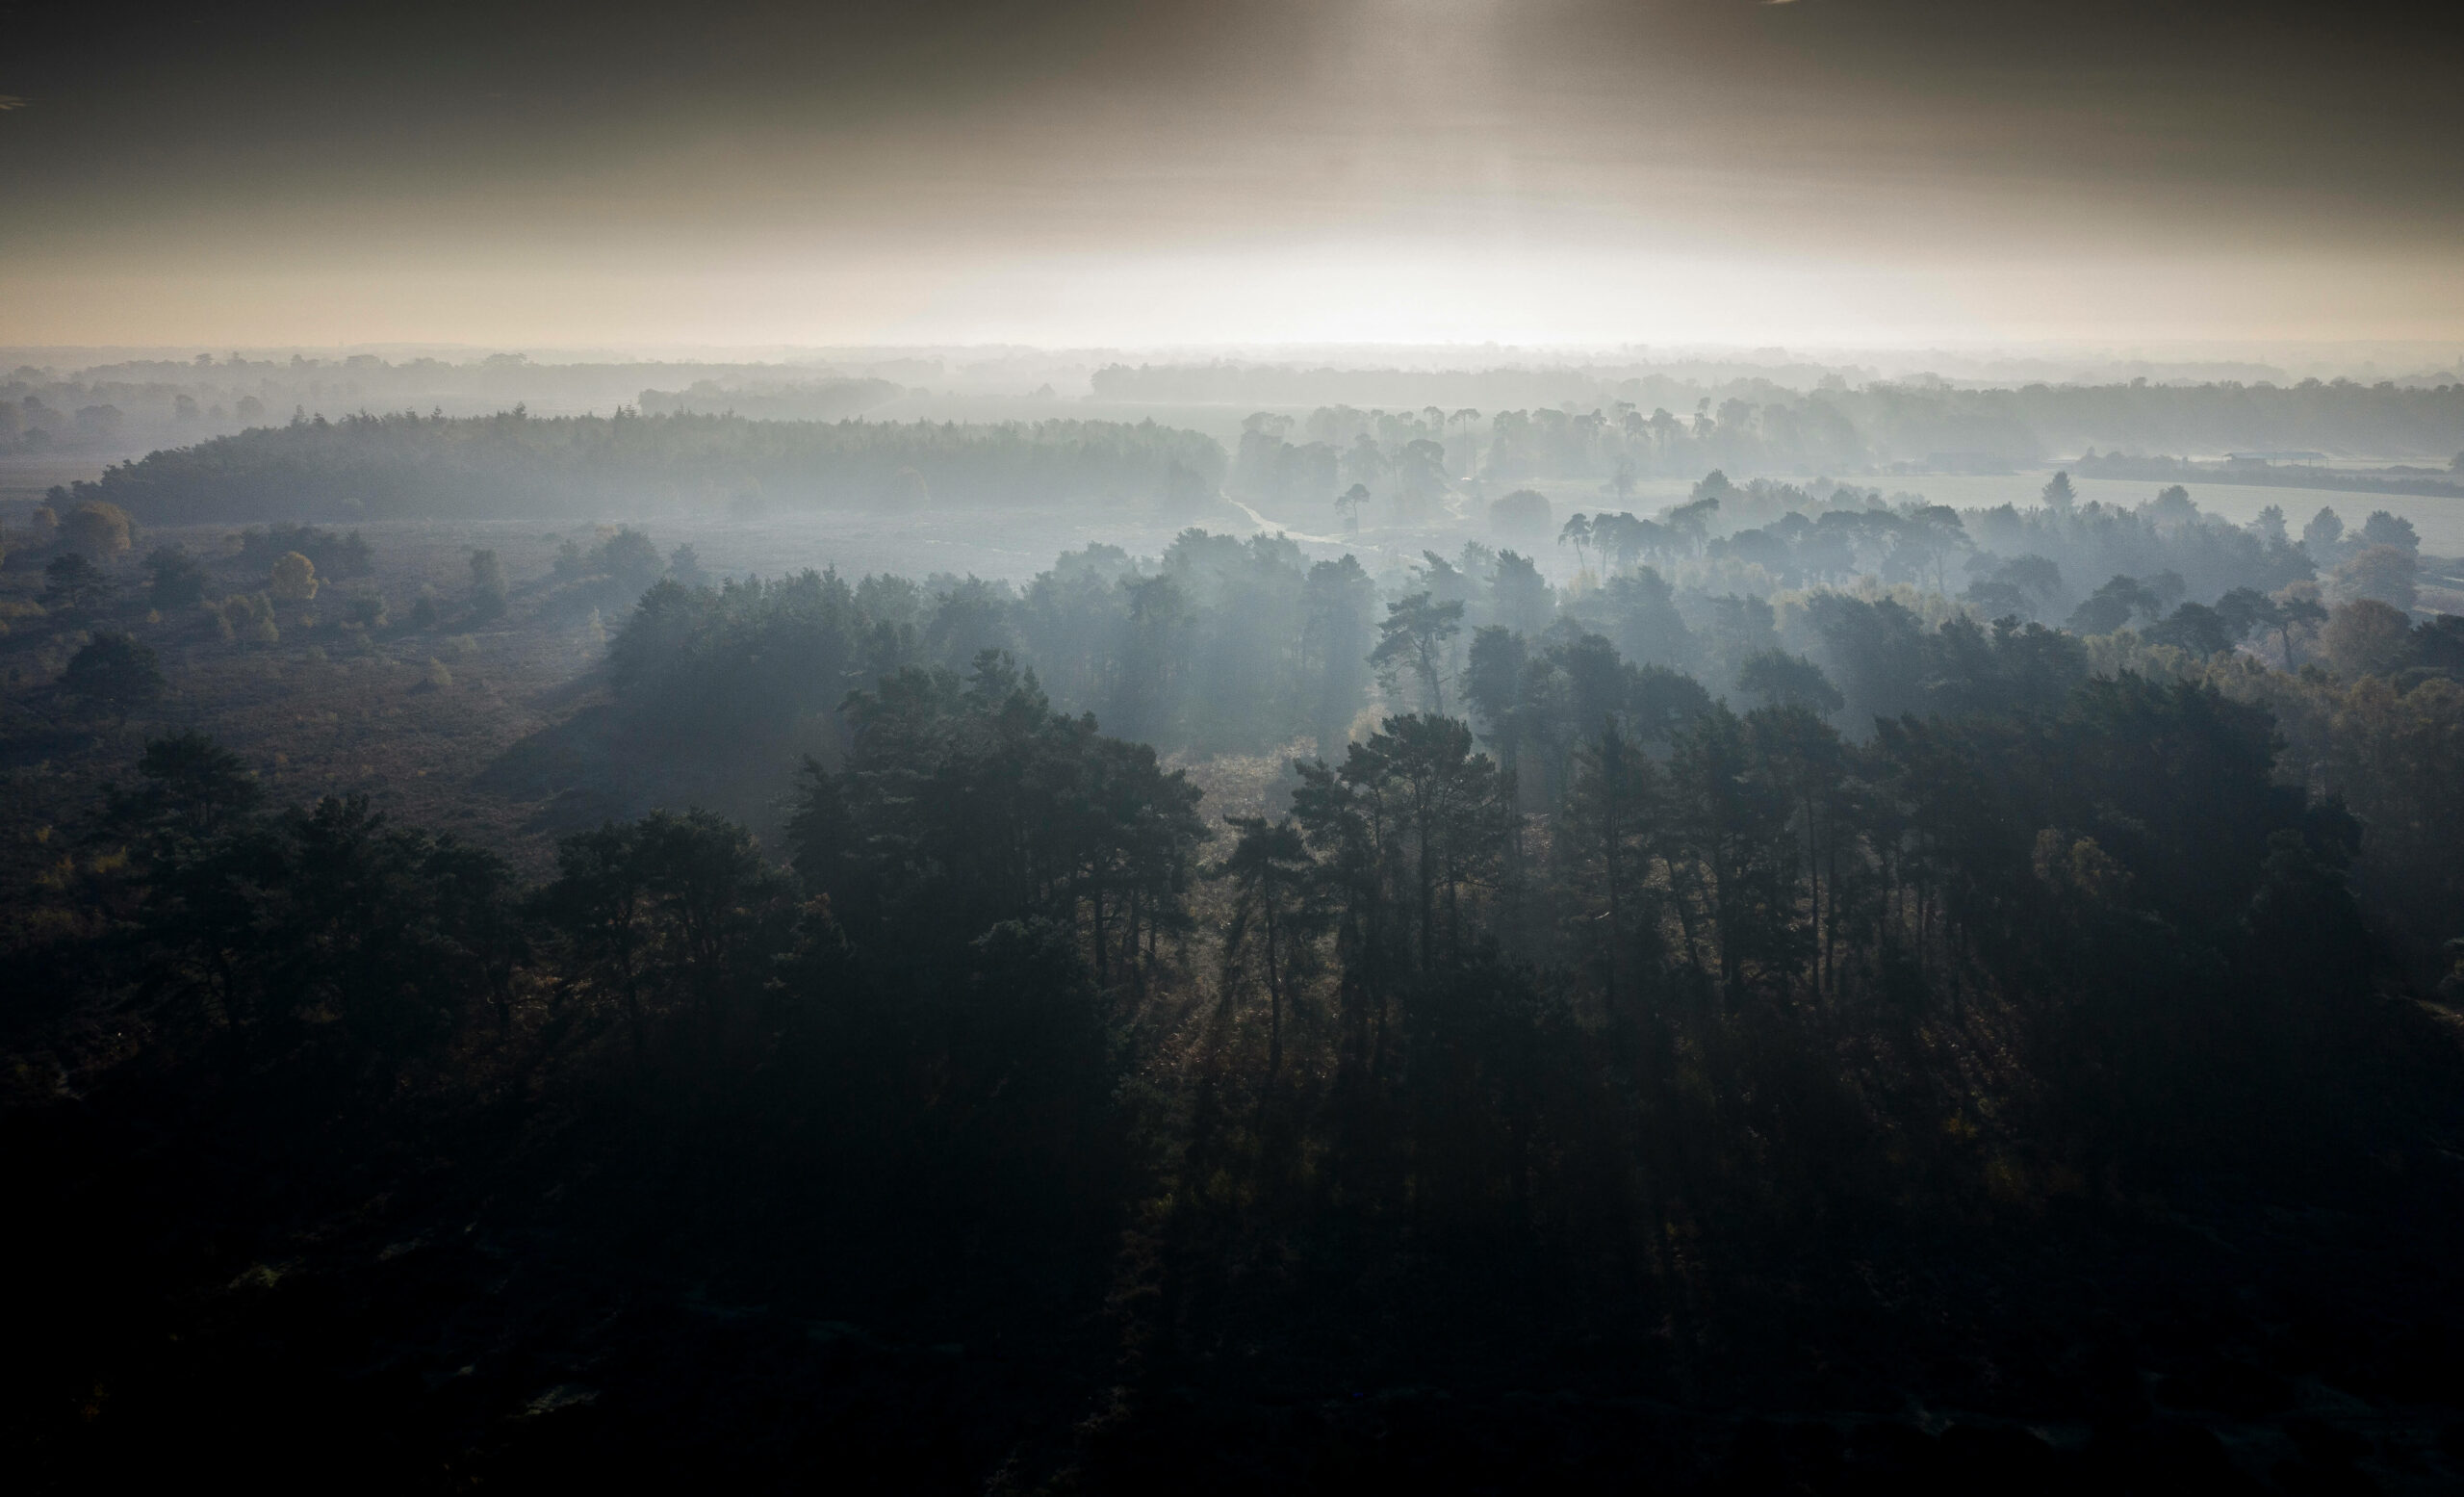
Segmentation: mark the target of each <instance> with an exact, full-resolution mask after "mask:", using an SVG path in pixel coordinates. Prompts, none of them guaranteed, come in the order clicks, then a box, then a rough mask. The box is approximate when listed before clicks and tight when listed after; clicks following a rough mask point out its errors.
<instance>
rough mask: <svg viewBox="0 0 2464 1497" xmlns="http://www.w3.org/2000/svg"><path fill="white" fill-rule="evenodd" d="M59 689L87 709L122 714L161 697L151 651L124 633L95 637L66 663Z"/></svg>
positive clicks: (160, 682) (158, 672)
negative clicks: (88, 707)
mask: <svg viewBox="0 0 2464 1497" xmlns="http://www.w3.org/2000/svg"><path fill="white" fill-rule="evenodd" d="M60 689H61V691H62V692H63V693H64V695H67V696H71V697H75V698H77V699H78V700H80V701H82V702H84V703H86V704H87V705H88V706H90V707H95V708H101V709H104V710H110V711H114V712H117V713H120V714H123V715H124V714H126V713H127V711H128V710H129V709H131V708H134V707H138V706H141V704H143V703H146V702H151V701H153V700H154V699H155V698H156V697H159V696H161V695H162V694H163V670H162V666H161V664H160V663H159V662H158V661H157V660H156V659H155V658H154V652H153V651H152V650H150V649H148V648H147V647H146V646H145V645H143V644H141V643H140V642H139V641H138V640H136V639H135V638H133V637H131V636H129V635H127V634H116V633H114V634H96V635H95V636H94V637H93V639H92V641H91V642H90V643H89V644H87V646H86V647H85V648H84V649H82V650H79V651H78V652H77V653H76V655H74V656H72V657H71V658H69V661H68V669H67V670H66V671H64V672H63V673H62V674H61V678H60Z"/></svg>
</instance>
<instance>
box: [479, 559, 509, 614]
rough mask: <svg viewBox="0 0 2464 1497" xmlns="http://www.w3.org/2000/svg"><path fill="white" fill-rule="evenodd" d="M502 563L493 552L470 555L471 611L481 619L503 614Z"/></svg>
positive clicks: (503, 587)
mask: <svg viewBox="0 0 2464 1497" xmlns="http://www.w3.org/2000/svg"><path fill="white" fill-rule="evenodd" d="M504 593H505V586H504V563H503V562H501V561H500V560H498V559H497V554H496V553H495V552H493V551H475V552H473V553H471V611H472V612H473V613H474V614H475V615H476V616H478V617H480V618H483V619H492V618H500V617H501V616H502V615H503V613H504Z"/></svg>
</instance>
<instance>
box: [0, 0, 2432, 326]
mask: <svg viewBox="0 0 2464 1497" xmlns="http://www.w3.org/2000/svg"><path fill="white" fill-rule="evenodd" d="M2457 16H2458V12H2457V10H2456V8H2453V7H2443V8H2437V9H2436V10H2435V11H2433V10H2432V8H2428V7H2422V6H2417V5H2405V6H2395V5H2386V4H2379V3H2375V0H2363V3H2359V4H2346V5H2341V6H2326V5H2316V4H2312V5H2297V4H2283V3H2278V0H2253V3H2247V4H2241V5H2229V6H2228V5H2219V4H2186V3H2180V0H2142V3H2136V4H2132V3H2119V0H2074V3H2066V4H2053V3H2040V0H2009V3H1999V4H1984V3H1974V4H1962V3H1951V0H1783V3H1770V0H1615V3H1611V0H1412V3H1406V0H1316V3H1291V0H1168V3H1153V4H1132V3H1127V0H1048V3H1041V4H1028V3H1023V0H970V3H960V4H937V3H912V0H911V3H907V4H902V5H898V6H888V5H879V4H873V5H862V6H841V5H833V4H803V5H779V4H765V5H724V4H722V5H709V6H700V7H688V6H676V5H655V6H654V5H648V4H641V3H638V0H602V3H595V4H589V5H580V4H572V5H522V4H510V5H507V4H498V5H493V6H481V5H473V4H461V3H456V0H445V3H439V4H428V5H421V6H416V7H414V6H398V5H391V4H384V3H377V4H363V5H354V6H347V7H346V6H334V5H330V4H319V5H313V6H312V5H285V4H267V5H256V6H250V7H245V8H231V9H221V10H214V9H208V8H202V7H193V6H192V7H189V8H186V9H184V10H180V11H177V12H166V11H162V10H158V9H154V8H126V7H116V6H112V5H109V4H81V5H66V4H62V3H60V0H51V3H49V4H46V5H31V4H19V3H17V0H0V36H5V37H7V38H9V39H10V42H9V45H7V46H5V47H0V204H5V210H0V344H7V345H43V344H53V345H69V344H77V345H109V344H142V345H146V346H169V345H181V344H186V343H194V344H196V345H198V346H199V347H201V348H202V347H237V346H245V347H265V346H269V345H275V344H304V345H340V344H359V343H455V344H465V345H481V346H492V347H507V348H510V347H520V346H524V345H552V346H567V347H571V346H581V345H588V346H618V345H622V346H629V347H635V348H655V347H659V346H681V345H693V346H698V347H713V346H728V345H746V346H753V345H759V346H781V345H796V344H864V343H870V344H894V343H995V342H1012V343H1030V344H1043V345H1048V346H1050V345H1065V346H1089V345H1104V346H1110V347H1123V348H1138V347H1163V346H1190V345H1200V344H1222V345H1250V346H1259V345H1275V344H1296V343H1313V344H1335V343H1347V342H1363V343H1369V342H1379V343H1411V344H1437V343H1480V342H1486V341H1496V342H1501V343H1512V344H1518V345H1527V346H1532V345H1538V346H1547V345H1563V346H1581V347H1604V346H1611V345H1617V344H1624V343H1648V344H1660V345H1668V344H1696V345H1704V344H1721V345H1735V346H1745V345H1758V344H1785V345H1788V346H1790V347H1796V348H1821V347H1825V346H1840V347H1849V346H1853V347H1885V346H1892V345H1928V346H1946V345H1947V346H1960V345H1971V346H1979V347H1985V346H1992V345H1997V344H2018V343H2028V344H2036V345H2042V344H2047V343H2055V344H2058V343H2063V342H2066V341H2068V342H2078V343H2082V344H2087V343H2094V344H2099V345H2108V346H2110V345H2115V344H2126V345H2130V346H2133V347H2143V348H2150V349H2157V348H2165V347H2169V346H2173V345H2187V344H2194V343H2195V344H2200V345H2202V346H2212V345H2215V344H2218V343H2233V344H2246V345H2248V346H2252V347H2264V346H2267V345H2269V344H2275V343H2286V342H2302V341H2307V342H2321V341H2336V340H2464V248H2459V246H2464V149H2458V148H2457V147H2456V145H2455V142H2457V141H2459V140H2464V88H2459V87H2458V84H2459V80H2464V21H2459V19H2458V18H2457Z"/></svg>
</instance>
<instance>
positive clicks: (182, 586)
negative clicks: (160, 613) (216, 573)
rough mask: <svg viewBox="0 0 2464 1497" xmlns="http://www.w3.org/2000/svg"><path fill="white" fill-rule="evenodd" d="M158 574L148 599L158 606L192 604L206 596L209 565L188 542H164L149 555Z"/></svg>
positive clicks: (147, 561) (149, 568)
mask: <svg viewBox="0 0 2464 1497" xmlns="http://www.w3.org/2000/svg"><path fill="white" fill-rule="evenodd" d="M145 570H146V571H148V572H150V573H152V574H153V575H154V581H153V585H152V586H150V587H148V588H147V589H146V599H145V601H146V602H148V603H150V604H152V605H153V606H154V607H158V608H186V607H193V606H195V605H196V604H198V603H201V602H203V601H204V599H205V568H204V567H202V566H200V565H198V564H197V559H196V558H195V557H194V556H192V555H189V550H188V548H187V547H185V546H176V545H175V546H160V547H157V548H155V550H154V552H153V553H152V554H151V555H148V556H147V557H146V558H145Z"/></svg>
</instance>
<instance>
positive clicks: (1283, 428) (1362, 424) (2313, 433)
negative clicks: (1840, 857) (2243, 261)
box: [1236, 380, 2464, 502]
mask: <svg viewBox="0 0 2464 1497" xmlns="http://www.w3.org/2000/svg"><path fill="white" fill-rule="evenodd" d="M1598 397H1599V398H1597V399H1585V400H1575V401H1567V402H1564V403H1558V402H1556V401H1550V402H1545V403H1543V402H1533V403H1531V404H1529V405H1528V406H1525V405H1522V404H1517V405H1515V406H1511V407H1507V408H1504V409H1500V408H1498V407H1496V406H1490V407H1486V408H1483V407H1480V406H1476V405H1470V404H1464V405H1453V404H1450V403H1448V404H1438V403H1430V404H1425V405H1422V406H1420V407H1418V408H1414V407H1411V406H1401V407H1400V408H1397V409H1385V408H1375V409H1367V410H1363V409H1359V408H1357V407H1355V406H1353V405H1350V404H1344V403H1333V404H1327V405H1323V406H1321V407H1319V408H1318V409H1316V410H1314V411H1312V412H1311V413H1310V414H1309V415H1308V417H1307V418H1305V419H1303V420H1296V419H1295V418H1293V417H1291V416H1288V415H1280V414H1275V413H1270V412H1262V413H1260V414H1259V415H1257V416H1254V417H1252V418H1251V419H1250V421H1249V423H1248V427H1247V432H1246V434H1245V436H1244V438H1243V441H1242V446H1241V453H1240V460H1239V463H1238V464H1237V468H1236V472H1237V474H1238V475H1239V478H1240V481H1241V482H1243V483H1245V484H1246V485H1247V486H1248V487H1250V488H1251V489H1253V490H1256V491H1259V492H1271V493H1275V494H1278V495H1285V494H1288V495H1289V496H1290V497H1292V498H1294V499H1296V500H1300V501H1303V502H1306V501H1307V500H1309V499H1313V498H1317V497H1320V496H1319V493H1318V491H1319V490H1324V493H1323V496H1322V497H1323V498H1325V499H1328V500H1331V499H1332V498H1333V496H1334V494H1336V493H1338V492H1340V491H1341V487H1340V485H1341V484H1349V483H1352V482H1361V483H1364V484H1366V485H1367V486H1368V488H1369V489H1370V491H1371V492H1372V493H1373V494H1376V495H1381V496H1382V495H1383V494H1384V493H1386V492H1387V484H1386V483H1382V482H1381V478H1387V479H1389V480H1390V481H1391V484H1392V486H1393V487H1395V488H1397V489H1408V488H1409V487H1410V484H1409V482H1408V477H1407V475H1408V472H1409V470H1410V467H1411V464H1412V460H1413V459H1412V452H1411V448H1412V444H1413V443H1415V442H1425V443H1429V444H1432V445H1433V452H1432V455H1433V456H1434V457H1435V458H1436V459H1438V461H1437V463H1436V466H1437V467H1438V468H1439V469H1441V470H1442V472H1443V473H1444V475H1445V476H1446V477H1449V478H1451V479H1455V480H1460V479H1464V478H1469V477H1480V478H1487V479H1493V480H1500V481H1505V482H1513V481H1517V480H1521V479H1526V478H1598V479H1604V480H1608V481H1612V482H1613V481H1616V480H1617V479H1619V478H1620V477H1629V478H1631V477H1672V476H1681V475H1693V474H1699V473H1701V472H1703V471H1704V470H1705V469H1707V468H1712V467H1719V468H1725V469H1727V470H1728V471H1730V472H1732V473H1733V472H1737V471H1740V470H1742V471H1746V472H1764V473H1772V472H1778V473H1808V472H1827V473H1833V474H1851V473H1866V472H1877V471H1888V470H1891V469H1893V468H1894V467H1898V468H1904V469H1907V470H1910V471H1916V470H1924V469H1938V470H1944V471H1951V472H1993V471H2000V470H2006V469H2010V468H2015V467H2026V466H2030V465H2035V464H2040V463H2046V462H2053V461H2060V460H2064V459H2066V458H2067V457H2069V456H2071V455H2072V454H2075V453H2079V452H2087V451H2089V450H2092V449H2107V450H2111V449H2121V450H2123V451H2130V452H2233V451H2247V450H2257V449H2264V450H2271V451H2283V450H2286V449H2305V448H2306V449H2317V450H2320V451H2323V452H2350V453H2358V454H2364V455H2370V456H2380V457H2416V458H2420V457H2427V458H2435V459H2436V460H2437V461H2438V463H2439V465H2440V466H2441V467H2442V468H2444V467H2445V466H2446V465H2447V464H2448V462H2449V461H2450V460H2451V458H2452V457H2453V455H2454V454H2455V453H2456V452H2458V451H2459V450H2464V385H2441V386H2438V387H2437V388H2434V389H2418V388H2414V389H2406V388H2400V387H2399V386H2396V385H2394V384H2384V383H2382V384H2377V385H2371V386H2364V385H2358V384H2354V383H2351V382H2350V381H2348V380H2337V381H2335V382H2333V383H2331V384H2322V383H2320V382H2319V381H2317V380H2304V381H2302V382H2301V383H2300V384H2298V385H2296V386H2293V387H2291V388H2278V387H2276V386H2272V385H2241V384H2210V385H2194V386H2174V385H2139V384H2131V385H2097V386H2053V385H2030V386H2027V387H2026V388H2024V389H2017V390H1962V389H1954V388H1951V387H1949V386H1947V385H1941V384H1929V383H1907V384H1890V383H1882V382H1877V383H1873V384H1869V385H1866V386H1864V387H1863V388H1861V389H1853V390H1852V389H1848V388H1846V387H1845V386H1841V387H1838V388H1826V389H1815V390H1811V391H1797V390H1790V389H1786V388H1784V387H1781V386H1778V385H1773V384H1769V383H1766V382H1763V381H1758V380H1757V381H1742V382H1740V383H1739V384H1737V385H1736V386H1735V387H1733V390H1732V393H1730V394H1728V395H1726V396H1725V397H1722V398H1719V399H1717V400H1714V399H1713V397H1711V396H1700V397H1694V396H1692V395H1691V391H1690V389H1689V390H1685V391H1681V392H1670V391H1665V390H1659V389H1657V388H1655V386H1654V385H1653V384H1652V383H1651V382H1648V381H1631V382H1630V388H1629V387H1626V386H1610V387H1607V388H1605V389H1604V390H1603V391H1601V392H1598ZM1338 480H1339V482H1338Z"/></svg>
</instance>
